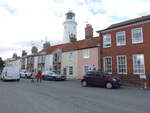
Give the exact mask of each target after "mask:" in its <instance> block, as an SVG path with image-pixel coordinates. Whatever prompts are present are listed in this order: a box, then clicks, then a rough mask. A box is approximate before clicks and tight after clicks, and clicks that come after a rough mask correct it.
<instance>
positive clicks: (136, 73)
mask: <svg viewBox="0 0 150 113" xmlns="http://www.w3.org/2000/svg"><path fill="white" fill-rule="evenodd" d="M138 55H142V56H143V63H144V64H143V73H138V72H135V70H136V68H135V62H134V57H135V56H138ZM132 60H133V74H135V75H141V74H145V60H144V54H134V55H132Z"/></svg>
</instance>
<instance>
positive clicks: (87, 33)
mask: <svg viewBox="0 0 150 113" xmlns="http://www.w3.org/2000/svg"><path fill="white" fill-rule="evenodd" d="M90 38H93V28H92V25H91V24H86V27H85V39H90Z"/></svg>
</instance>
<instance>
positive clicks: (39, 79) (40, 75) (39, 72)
mask: <svg viewBox="0 0 150 113" xmlns="http://www.w3.org/2000/svg"><path fill="white" fill-rule="evenodd" d="M39 81H40V82H42V70H41V69H39V70H38V73H37V82H39Z"/></svg>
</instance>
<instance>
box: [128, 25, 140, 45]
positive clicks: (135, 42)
mask: <svg viewBox="0 0 150 113" xmlns="http://www.w3.org/2000/svg"><path fill="white" fill-rule="evenodd" d="M138 29H140V32H141V40H140V41H135V39H134V37H133V32H134V30H138ZM131 34H132V44H139V43H143V29H142V27H139V28H133V29H132V30H131Z"/></svg>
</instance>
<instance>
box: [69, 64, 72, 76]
mask: <svg viewBox="0 0 150 113" xmlns="http://www.w3.org/2000/svg"><path fill="white" fill-rule="evenodd" d="M68 68H69V73H68V74H69V75H73V66H69V67H68ZM71 68H72V69H71Z"/></svg>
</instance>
